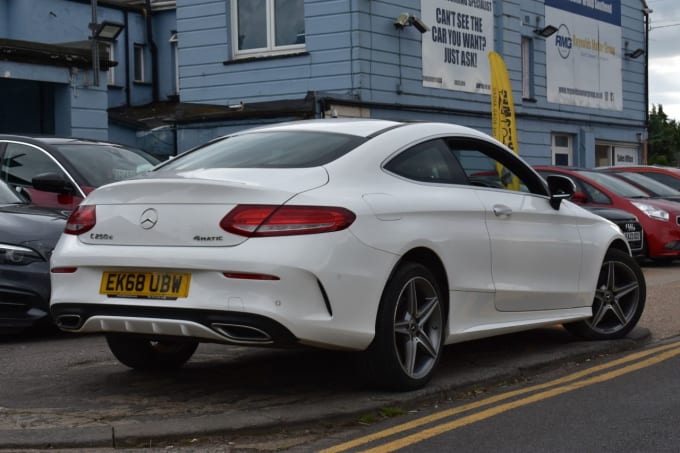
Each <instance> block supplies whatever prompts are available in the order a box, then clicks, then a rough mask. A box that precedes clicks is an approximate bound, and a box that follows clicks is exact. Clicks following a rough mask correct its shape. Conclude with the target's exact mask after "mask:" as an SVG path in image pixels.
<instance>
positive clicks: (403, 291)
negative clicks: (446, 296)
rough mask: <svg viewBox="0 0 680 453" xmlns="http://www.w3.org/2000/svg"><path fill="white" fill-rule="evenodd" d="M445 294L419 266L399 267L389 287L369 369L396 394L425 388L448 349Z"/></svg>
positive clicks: (369, 354) (426, 271)
mask: <svg viewBox="0 0 680 453" xmlns="http://www.w3.org/2000/svg"><path fill="white" fill-rule="evenodd" d="M443 313H444V311H443V309H442V298H441V291H440V290H439V286H438V284H437V281H436V279H435V278H434V276H433V275H432V273H431V272H430V271H429V270H428V269H427V268H425V267H424V266H422V265H420V264H415V263H408V264H406V265H404V266H402V267H400V268H399V269H398V270H397V271H396V272H395V274H394V275H393V276H392V278H391V279H390V281H389V282H388V284H387V287H386V288H385V293H384V294H383V297H382V300H381V304H380V309H379V313H378V320H377V322H376V335H375V339H374V342H373V344H372V345H371V347H370V349H369V351H368V356H369V360H368V366H369V368H370V372H371V374H372V377H373V379H374V380H375V381H376V383H379V385H380V386H382V387H388V388H391V389H394V390H413V389H417V388H420V387H423V386H424V385H425V384H426V383H427V382H428V381H429V380H430V378H431V377H432V374H433V372H434V369H435V367H436V365H437V363H438V362H439V359H440V357H441V352H442V346H443V334H444V314H443Z"/></svg>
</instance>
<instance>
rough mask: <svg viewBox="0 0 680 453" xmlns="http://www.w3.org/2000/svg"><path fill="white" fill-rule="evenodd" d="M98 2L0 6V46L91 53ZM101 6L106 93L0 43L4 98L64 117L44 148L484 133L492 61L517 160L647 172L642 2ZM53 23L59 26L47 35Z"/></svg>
mask: <svg viewBox="0 0 680 453" xmlns="http://www.w3.org/2000/svg"><path fill="white" fill-rule="evenodd" d="M93 3H95V4H96V3H97V2H93V1H87V0H83V1H76V0H71V1H69V0H0V36H2V37H5V36H6V37H7V38H9V39H10V40H12V39H14V40H17V39H18V40H21V39H24V40H25V39H27V38H28V36H30V38H31V40H32V41H40V42H45V43H51V44H56V45H58V46H60V45H62V44H63V43H65V42H72V41H78V40H80V41H85V44H88V37H89V35H90V29H89V28H88V24H89V23H90V22H93V21H92V20H91V18H90V16H89V14H90V12H91V9H92V8H91V6H92V4H93ZM98 3H99V16H98V18H97V21H95V22H103V21H111V22H116V23H122V24H123V25H124V31H123V32H122V33H121V34H120V35H118V37H117V38H116V39H115V40H114V41H112V43H113V44H112V46H113V49H110V50H109V53H110V55H112V56H113V57H112V58H107V59H102V61H101V71H100V72H101V73H102V77H104V78H108V77H111V78H112V80H113V82H112V83H109V84H101V85H99V86H98V87H93V86H92V83H91V78H92V71H91V70H90V71H88V70H87V68H88V67H90V66H91V65H92V58H91V57H89V58H90V60H89V61H90V66H87V63H83V65H84V67H82V68H81V67H78V66H76V65H75V64H73V65H72V66H71V67H70V68H65V69H64V68H57V67H50V66H49V65H46V64H43V66H40V68H41V69H40V71H35V70H34V69H33V68H34V66H35V65H34V64H27V63H25V62H19V61H12V60H11V59H10V58H8V57H6V56H5V54H4V52H3V45H4V41H5V40H2V39H0V77H1V76H3V74H7V71H9V74H10V75H9V76H7V75H5V76H4V79H5V80H4V83H5V84H7V83H8V82H7V79H10V80H12V81H13V82H11V83H18V81H23V82H22V83H26V81H31V83H32V87H33V90H34V91H37V92H38V94H36V95H35V96H36V97H39V98H41V99H43V98H44V96H42V95H40V93H41V91H40V90H47V94H48V97H47V99H48V101H46V102H43V104H36V107H34V110H39V111H40V112H42V113H40V114H41V115H43V116H45V117H46V120H47V122H48V123H49V120H50V117H49V116H50V112H51V111H52V112H58V113H54V119H53V121H54V124H55V126H54V131H48V132H55V133H64V131H66V132H65V133H70V134H72V135H85V136H93V135H94V136H101V137H106V138H109V139H112V140H116V141H122V142H127V143H131V144H134V145H137V146H140V147H143V148H145V149H150V150H155V151H156V152H157V153H158V154H173V153H175V152H180V151H183V150H185V149H188V148H190V147H192V146H195V145H198V144H200V143H203V142H205V141H207V140H209V139H212V138H214V137H216V136H219V135H222V134H225V133H228V132H231V131H234V130H238V129H242V128H245V127H250V126H254V125H259V124H264V123H268V122H275V121H284V120H291V119H301V118H320V117H321V118H323V117H335V116H338V117H347V116H351V117H372V118H385V119H395V120H408V121H419V120H432V121H445V122H454V123H459V124H464V125H467V126H471V127H474V128H476V129H480V130H483V131H486V132H491V114H490V106H491V99H490V69H489V62H488V53H489V51H492V50H493V51H496V52H498V53H499V54H500V55H501V56H502V57H503V60H504V62H505V64H506V66H507V67H508V72H509V75H510V79H511V84H512V88H513V97H514V103H515V107H516V115H517V126H518V134H519V144H518V150H519V153H520V154H521V155H522V156H523V157H525V158H526V159H527V160H528V161H529V162H530V163H534V164H549V163H558V164H568V165H579V166H587V167H592V166H596V165H608V164H615V163H621V162H643V161H644V159H645V150H644V144H645V140H646V118H647V104H648V103H647V69H646V68H647V52H646V50H647V32H648V19H649V18H648V14H649V9H648V8H647V5H646V3H645V1H644V0H580V1H573V0H522V1H520V0H505V1H500V0H411V1H407V0H176V1H172V2H171V1H150V0H146V1H145V0H114V1H104V0H99V2H98ZM20 5H22V6H20ZM55 5H59V6H55ZM55 8H57V9H55ZM51 12H52V13H53V14H56V15H58V16H59V17H60V19H63V20H59V21H56V20H54V21H52V19H51V17H52V16H51V14H50V13H51ZM22 21H23V22H22ZM26 21H29V22H30V21H33V22H32V24H33V26H32V27H27V26H26ZM51 21H52V22H54V23H52V22H51ZM38 22H39V24H38ZM3 23H7V24H10V23H13V24H17V25H16V26H14V27H7V28H4V27H2V24H3ZM58 24H61V29H59V30H57V29H58V28H59V26H58ZM33 27H35V28H39V29H40V33H37V34H36V33H34V31H33ZM2 30H7V31H8V32H3V31H2ZM86 47H87V46H86ZM53 50H54V51H55V52H56V50H58V49H53ZM105 54H106V53H105ZM74 55H75V53H74ZM82 58H83V59H84V61H85V62H87V61H88V57H87V55H85V54H83V56H82ZM138 59H139V61H141V62H142V63H141V64H139V63H138ZM113 62H115V63H117V64H116V65H115V66H111V69H107V68H108V67H109V65H111V64H113ZM73 68H75V69H73ZM2 83H3V79H2V78H0V90H4V89H5V88H4V87H5V86H7V85H3V84H2ZM50 90H52V91H53V94H50V93H51V91H50ZM103 99H104V100H105V101H104V102H102V100H103ZM50 102H52V103H53V106H52V107H51V106H50ZM37 105H40V107H37ZM95 105H96V106H98V107H97V108H96V109H94V110H96V111H93V110H92V109H93V106H95ZM102 105H105V106H106V107H105V108H100V107H99V106H102ZM1 115H2V111H1V110H0V119H1V118H2V116H1ZM33 115H34V116H36V115H38V113H37V112H35V111H34V113H33ZM66 126H68V127H66ZM69 128H70V129H69Z"/></svg>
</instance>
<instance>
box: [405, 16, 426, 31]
mask: <svg viewBox="0 0 680 453" xmlns="http://www.w3.org/2000/svg"><path fill="white" fill-rule="evenodd" d="M410 17H411V18H410V20H409V21H410V22H411V24H412V25H413V26H414V27H416V30H418V31H419V32H421V33H426V32H428V31H429V30H430V27H428V26H427V25H425V22H423V21H422V19H421V18H420V17H417V16H410Z"/></svg>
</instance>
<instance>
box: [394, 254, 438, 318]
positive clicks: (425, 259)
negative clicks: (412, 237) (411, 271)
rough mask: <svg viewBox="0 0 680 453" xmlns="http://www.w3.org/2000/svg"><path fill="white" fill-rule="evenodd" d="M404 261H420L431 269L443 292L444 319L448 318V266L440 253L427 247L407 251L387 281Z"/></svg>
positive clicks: (419, 262)
mask: <svg viewBox="0 0 680 453" xmlns="http://www.w3.org/2000/svg"><path fill="white" fill-rule="evenodd" d="M404 263H418V264H421V265H423V266H425V267H426V268H428V269H429V270H430V272H432V274H433V275H434V277H435V279H437V283H438V284H439V289H440V290H441V292H442V298H443V300H442V303H443V307H444V319H445V320H448V316H449V279H448V276H447V274H446V268H445V267H444V263H443V262H442V260H441V259H440V258H439V255H437V254H436V253H435V252H434V251H432V250H431V249H429V248H427V247H417V248H414V249H411V250H409V251H408V252H407V253H405V254H404V255H403V256H402V257H401V259H399V261H397V263H396V264H395V265H394V268H392V272H391V273H390V276H389V278H388V279H387V282H389V281H390V280H391V279H392V276H393V275H394V273H395V272H396V270H397V269H399V267H400V266H401V265H402V264H404ZM387 282H386V283H385V288H387ZM385 288H383V292H384V291H385Z"/></svg>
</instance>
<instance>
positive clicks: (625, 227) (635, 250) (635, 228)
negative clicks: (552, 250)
mask: <svg viewBox="0 0 680 453" xmlns="http://www.w3.org/2000/svg"><path fill="white" fill-rule="evenodd" d="M584 208H585V209H587V210H588V211H590V212H592V213H595V214H597V215H599V216H600V217H604V218H605V219H607V220H609V221H610V222H614V223H615V224H616V225H617V226H618V227H619V228H620V229H621V232H622V233H623V235H624V236H625V237H626V239H627V240H628V245H629V246H630V251H631V253H632V254H633V256H643V254H644V250H645V249H644V244H645V241H644V238H645V236H644V231H643V229H642V224H641V223H640V222H639V221H638V219H637V217H635V216H634V215H633V214H631V213H629V212H626V211H624V210H623V209H615V208H602V207H594V206H584Z"/></svg>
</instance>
